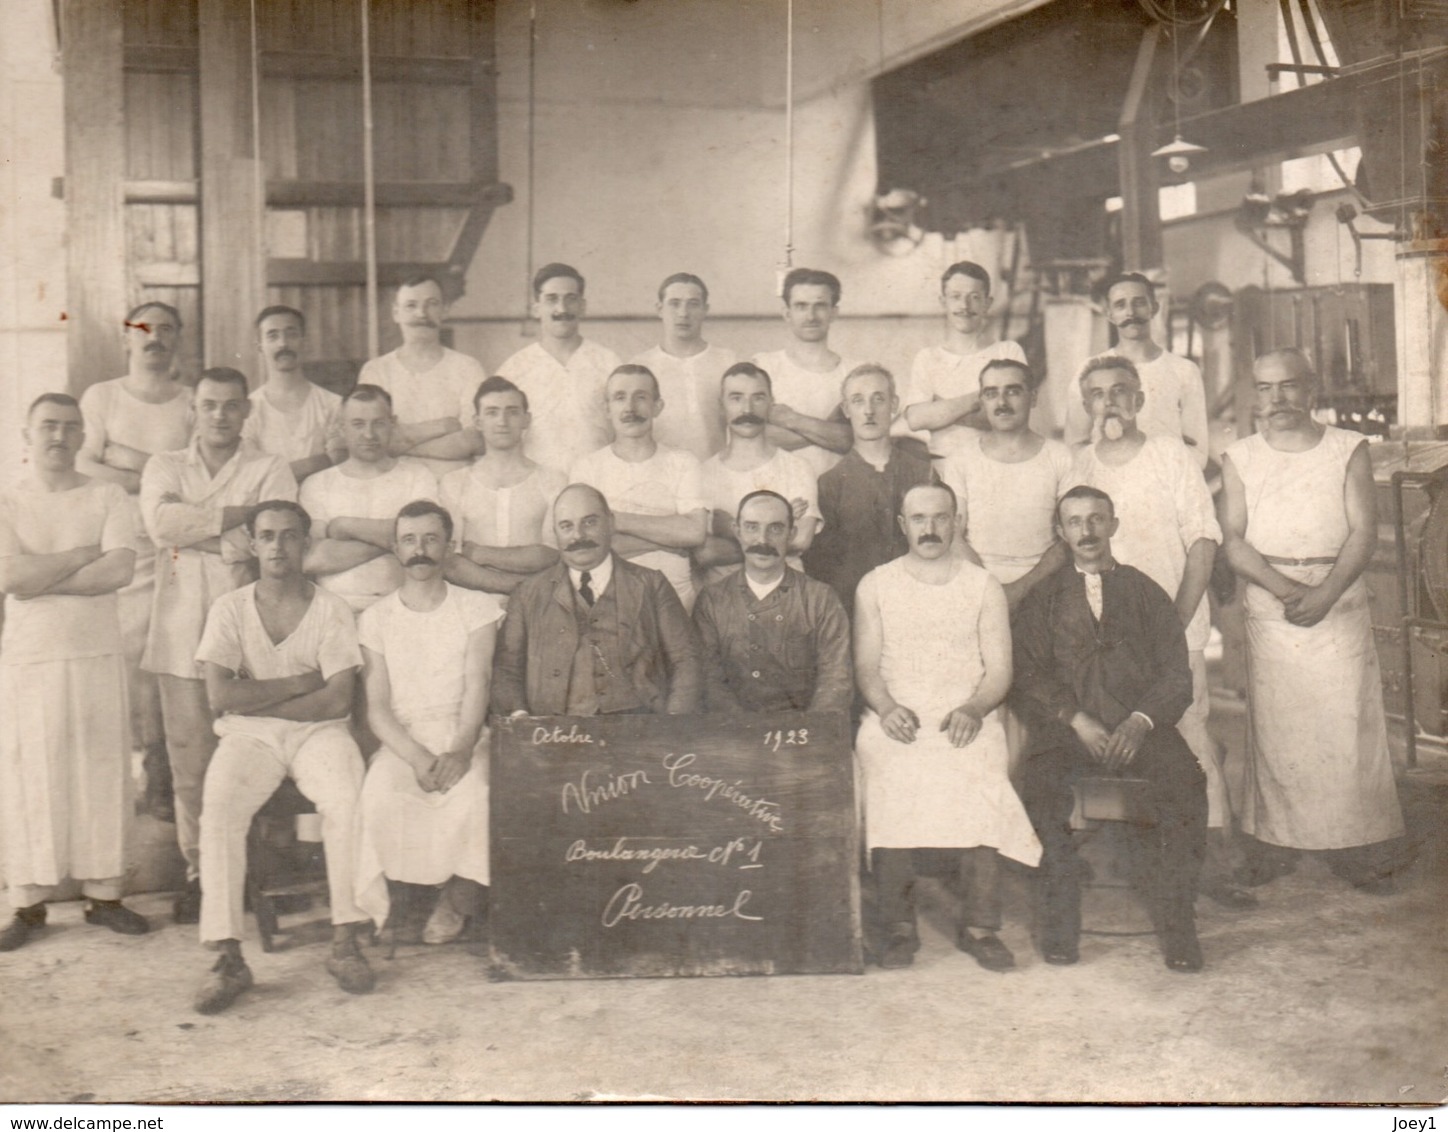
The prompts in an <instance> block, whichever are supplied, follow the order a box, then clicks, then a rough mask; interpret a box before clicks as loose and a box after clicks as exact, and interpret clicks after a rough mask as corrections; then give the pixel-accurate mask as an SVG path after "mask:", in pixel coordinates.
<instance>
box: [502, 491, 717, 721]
mask: <svg viewBox="0 0 1448 1132" xmlns="http://www.w3.org/2000/svg"><path fill="white" fill-rule="evenodd" d="M553 533H554V537H555V538H556V539H557V541H558V551H559V554H560V555H561V556H562V559H563V560H562V561H561V562H560V563H559V564H558V565H557V566H554V567H552V568H550V569H548V570H544V571H543V572H542V573H541V574H535V575H534V576H533V577H531V578H528V579H526V580H525V581H524V582H523V584H522V585H520V586H519V587H518V588H517V590H515V591H514V593H513V596H512V598H511V599H510V600H509V602H508V616H507V618H506V619H505V620H504V622H503V632H502V638H501V640H500V641H499V643H498V658H497V662H496V663H495V664H494V666H493V710H494V711H495V712H498V713H499V714H515V715H517V714H528V715H608V714H623V713H637V712H653V713H656V714H660V715H664V714H667V715H686V714H688V713H690V712H696V711H698V710H699V703H700V691H701V686H702V683H703V676H702V670H701V668H700V662H699V645H698V639H697V637H696V635H695V633H694V627H693V626H692V625H691V624H690V623H689V618H688V616H687V615H686V614H685V613H684V607H683V606H682V605H680V604H679V598H678V595H677V594H675V593H674V589H673V587H672V586H670V585H669V583H668V581H667V580H666V579H665V578H664V576H663V575H662V574H660V573H659V572H658V571H657V570H650V569H648V568H647V567H643V566H636V565H634V564H633V563H632V562H629V561H628V560H627V559H625V558H621V557H619V556H618V555H617V554H615V553H613V549H612V547H613V538H614V535H613V515H612V514H611V513H610V512H609V509H608V502H607V500H605V499H604V497H603V495H602V494H601V493H600V492H599V491H598V489H597V488H595V487H591V486H589V485H588V484H582V483H575V484H570V485H569V486H568V487H566V488H564V489H563V492H562V493H561V494H560V495H559V496H558V500H557V502H556V503H555V504H554V505H553Z"/></svg>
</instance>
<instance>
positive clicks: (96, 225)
mask: <svg viewBox="0 0 1448 1132" xmlns="http://www.w3.org/2000/svg"><path fill="white" fill-rule="evenodd" d="M60 18H61V27H62V29H63V36H64V39H63V44H64V46H63V56H62V65H63V66H64V68H65V205H66V248H67V252H66V312H65V314H66V357H67V368H68V370H69V384H70V389H71V391H72V392H73V393H76V394H79V393H81V392H82V391H83V390H84V389H85V388H86V387H87V386H88V385H91V384H92V383H94V382H96V381H101V380H104V379H106V378H112V377H116V376H117V375H119V374H120V373H121V372H123V370H124V369H125V359H124V357H123V355H122V350H121V320H122V317H123V316H124V315H125V313H126V307H127V303H126V274H125V272H126V268H125V264H126V233H125V226H124V220H123V217H122V215H121V183H122V182H123V181H124V179H125V175H126V150H125V144H126V142H125V139H126V132H125V119H124V117H123V112H124V106H125V89H124V85H123V84H124V79H123V76H122V71H121V56H122V42H123V41H122V11H121V4H120V0H109V2H102V0H61V5H60Z"/></svg>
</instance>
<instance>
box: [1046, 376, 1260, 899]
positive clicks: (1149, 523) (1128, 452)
mask: <svg viewBox="0 0 1448 1132" xmlns="http://www.w3.org/2000/svg"><path fill="white" fill-rule="evenodd" d="M1081 400H1082V404H1083V405H1084V406H1085V407H1086V410H1087V412H1088V413H1089V414H1090V416H1091V419H1092V430H1091V431H1092V435H1093V436H1094V437H1095V438H1096V439H1095V440H1093V441H1092V442H1091V443H1089V444H1087V445H1085V446H1084V447H1081V448H1078V449H1077V450H1076V466H1075V469H1074V471H1073V472H1072V481H1073V482H1074V483H1084V484H1087V485H1088V486H1090V487H1094V488H1098V489H1100V490H1101V491H1104V492H1105V493H1106V494H1107V495H1109V496H1110V497H1111V500H1112V502H1113V504H1114V505H1115V513H1116V518H1117V520H1118V522H1119V526H1118V528H1117V531H1116V534H1115V537H1113V538H1112V540H1111V550H1112V555H1113V557H1114V558H1115V559H1116V561H1118V562H1124V563H1126V564H1127V565H1128V566H1135V567H1136V568H1137V569H1138V570H1140V571H1141V572H1142V573H1144V574H1145V575H1146V576H1147V577H1148V578H1150V579H1151V580H1152V581H1153V582H1155V583H1156V584H1157V585H1159V586H1161V588H1162V589H1164V590H1166V592H1167V593H1168V594H1170V595H1171V596H1172V600H1173V602H1174V603H1175V604H1176V610H1177V616H1178V617H1180V618H1181V622H1182V626H1183V627H1184V628H1185V630H1186V635H1187V652H1188V659H1189V661H1190V664H1191V669H1192V702H1191V705H1190V706H1189V707H1188V708H1187V710H1186V712H1185V713H1184V714H1183V715H1182V717H1181V719H1180V720H1179V721H1178V722H1177V730H1178V731H1179V732H1181V736H1182V738H1183V739H1185V740H1186V742H1187V746H1188V747H1190V748H1191V750H1192V754H1194V755H1195V756H1196V758H1197V762H1198V763H1199V764H1200V765H1201V768H1202V773H1203V774H1205V775H1206V776H1207V828H1208V834H1207V860H1206V864H1205V866H1204V868H1203V871H1202V892H1203V893H1204V894H1205V895H1207V896H1209V897H1211V898H1212V899H1213V900H1215V901H1216V902H1217V903H1218V904H1222V905H1224V906H1225V907H1228V908H1250V907H1252V906H1253V905H1255V904H1256V903H1257V901H1256V898H1255V897H1253V896H1252V894H1251V893H1250V892H1245V891H1243V890H1242V889H1240V888H1237V887H1235V886H1234V885H1233V884H1232V883H1231V879H1230V878H1231V864H1230V862H1229V860H1228V845H1227V840H1228V836H1229V834H1230V833H1231V827H1232V811H1231V804H1230V802H1229V800H1228V798H1227V783H1226V777H1225V775H1224V774H1223V772H1222V766H1221V756H1220V754H1219V752H1218V748H1217V744H1216V742H1215V741H1214V740H1213V739H1212V737H1211V735H1210V733H1209V732H1208V731H1207V712H1208V708H1209V707H1210V704H1211V693H1210V691H1209V690H1208V688H1207V660H1206V652H1205V650H1206V647H1207V638H1208V637H1209V636H1210V635H1211V632H1212V624H1211V616H1210V613H1209V611H1208V608H1207V599H1206V592H1207V584H1208V582H1209V581H1210V580H1211V576H1212V562H1213V561H1214V560H1215V558H1216V553H1217V546H1218V544H1219V543H1220V542H1221V539H1222V531H1221V528H1220V527H1219V526H1218V525H1217V516H1216V512H1215V511H1214V510H1213V508H1212V497H1211V495H1210V494H1209V493H1208V491H1207V485H1206V481H1205V480H1204V479H1202V473H1201V469H1200V468H1198V467H1197V465H1196V463H1195V462H1194V461H1193V460H1192V458H1191V456H1190V455H1189V454H1188V453H1187V450H1186V448H1185V446H1184V445H1183V444H1182V443H1181V441H1179V440H1175V439H1173V438H1172V437H1169V436H1161V435H1157V436H1145V435H1143V434H1142V432H1141V429H1140V427H1139V421H1140V419H1141V414H1142V412H1143V408H1144V407H1143V404H1142V401H1143V394H1142V391H1141V383H1140V381H1139V380H1138V378H1137V375H1136V370H1135V367H1134V366H1133V365H1132V363H1131V362H1130V361H1129V360H1128V359H1126V358H1123V357H1120V356H1119V355H1116V354H1103V355H1101V356H1100V357H1098V358H1093V359H1092V360H1091V361H1090V362H1088V363H1087V366H1086V369H1085V371H1084V372H1083V373H1082V375H1081Z"/></svg>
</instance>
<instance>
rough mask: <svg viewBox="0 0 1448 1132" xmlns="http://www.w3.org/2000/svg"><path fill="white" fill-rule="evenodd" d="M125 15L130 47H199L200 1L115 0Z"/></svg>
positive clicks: (125, 33)
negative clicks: (198, 14) (197, 4)
mask: <svg viewBox="0 0 1448 1132" xmlns="http://www.w3.org/2000/svg"><path fill="white" fill-rule="evenodd" d="M114 2H115V3H118V4H119V5H120V7H121V10H122V11H123V12H124V15H125V29H124V35H125V42H126V46H128V47H132V46H135V47H139V46H142V45H145V46H161V47H195V46H196V42H197V22H196V16H197V13H196V0H114Z"/></svg>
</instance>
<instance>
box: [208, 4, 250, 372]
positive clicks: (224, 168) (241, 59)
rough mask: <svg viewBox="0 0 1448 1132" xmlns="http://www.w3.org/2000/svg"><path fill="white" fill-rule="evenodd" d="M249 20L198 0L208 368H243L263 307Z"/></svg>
mask: <svg viewBox="0 0 1448 1132" xmlns="http://www.w3.org/2000/svg"><path fill="white" fill-rule="evenodd" d="M247 17H248V9H247V7H246V6H245V5H243V4H236V3H233V2H231V0H198V24H199V27H200V47H199V59H200V82H199V84H198V86H199V96H200V102H201V147H200V148H201V295H202V304H203V310H204V315H205V318H204V322H205V327H204V329H205V337H204V347H205V350H204V354H203V357H204V360H205V364H206V365H208V366H237V367H242V366H243V363H249V362H250V361H251V359H252V356H253V354H254V352H255V351H254V344H253V341H252V327H251V320H252V319H253V318H254V317H255V316H256V312H257V311H259V310H260V309H261V308H262V307H263V306H265V305H266V263H265V260H264V258H263V251H262V249H263V246H264V245H263V233H262V211H263V201H262V188H261V180H260V164H259V159H258V156H257V153H256V139H255V137H254V132H253V129H252V81H251V28H250V25H249V23H248V18H247Z"/></svg>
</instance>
